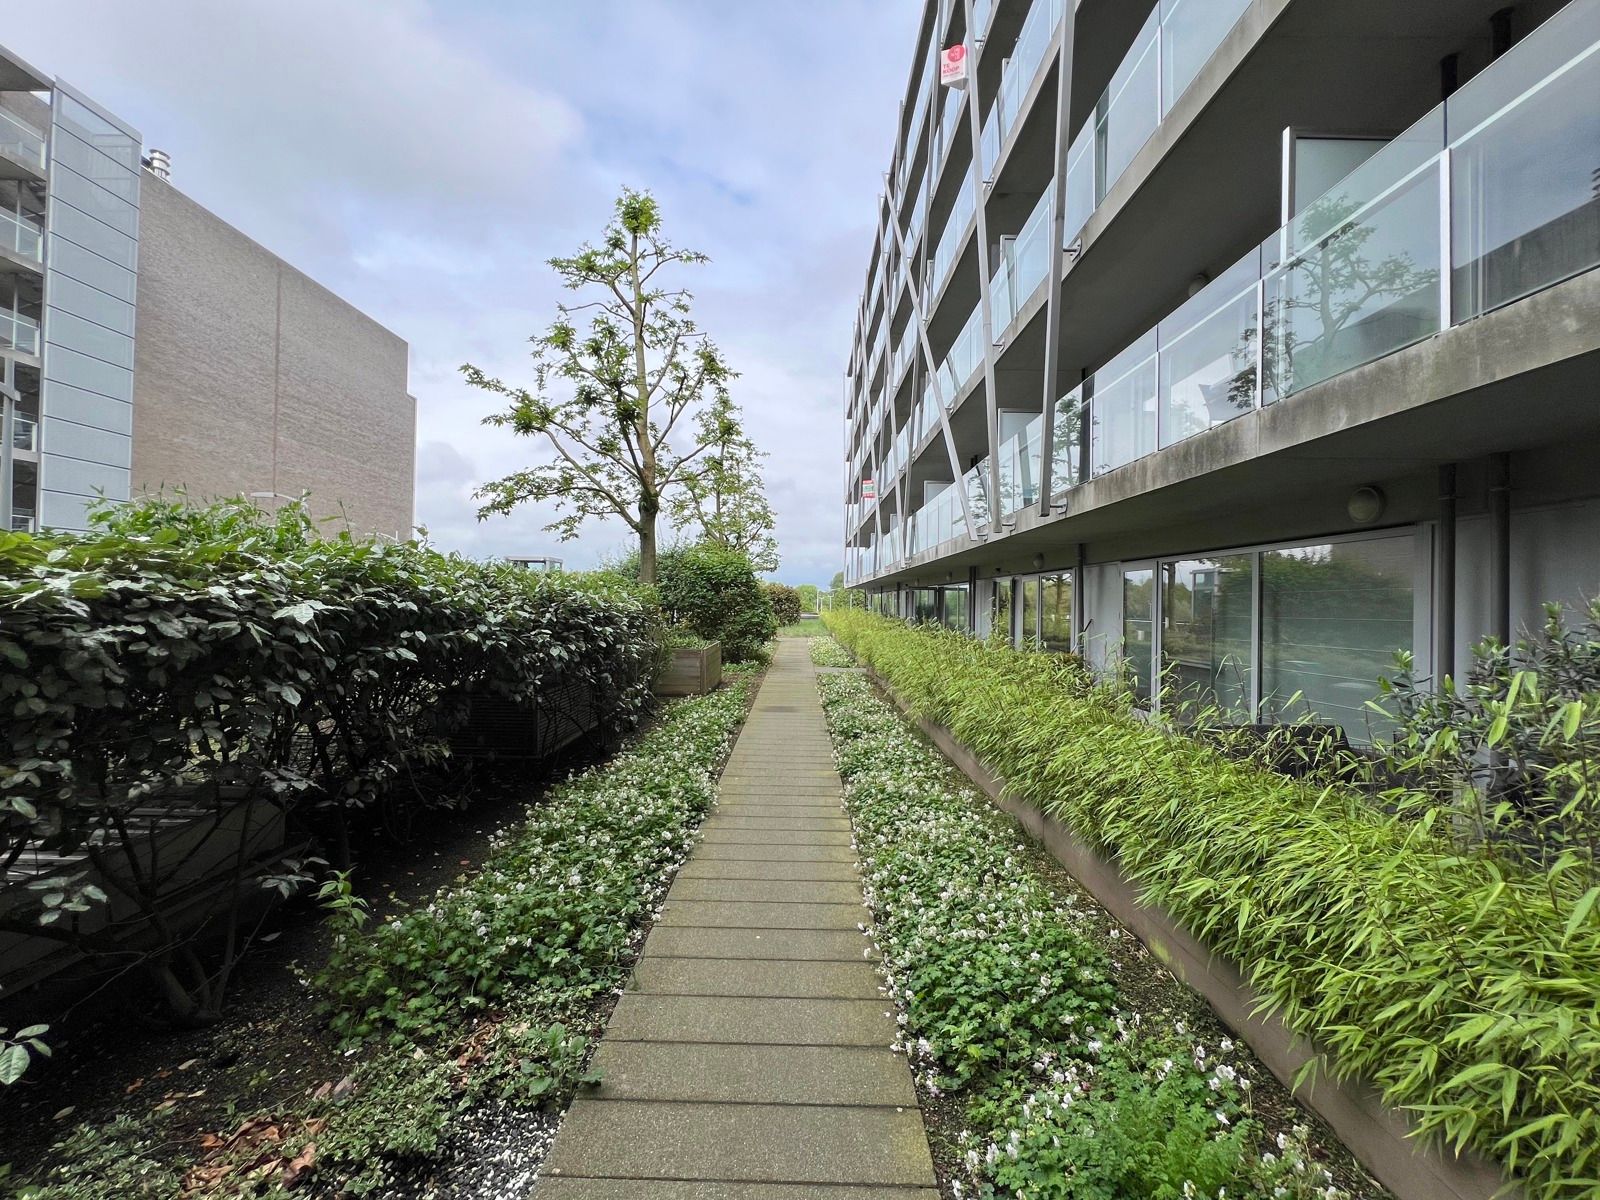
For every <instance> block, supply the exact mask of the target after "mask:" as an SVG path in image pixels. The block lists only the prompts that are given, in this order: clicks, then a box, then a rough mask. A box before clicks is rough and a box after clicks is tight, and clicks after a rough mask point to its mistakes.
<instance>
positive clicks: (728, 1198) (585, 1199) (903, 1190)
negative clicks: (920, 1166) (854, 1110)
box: [534, 1176, 939, 1200]
mask: <svg viewBox="0 0 1600 1200" xmlns="http://www.w3.org/2000/svg"><path fill="white" fill-rule="evenodd" d="M534 1196H535V1197H536V1200H939V1193H938V1192H937V1191H935V1190H934V1189H933V1188H913V1187H871V1186H868V1187H855V1186H851V1185H849V1184H826V1183H726V1182H723V1181H720V1180H694V1181H692V1182H686V1181H681V1180H667V1179H579V1178H576V1177H573V1176H561V1177H558V1178H555V1179H551V1178H549V1177H546V1178H544V1179H542V1180H540V1181H539V1184H538V1186H537V1187H535V1189H534Z"/></svg>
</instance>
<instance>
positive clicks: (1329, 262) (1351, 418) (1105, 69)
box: [845, 0, 1600, 740]
mask: <svg viewBox="0 0 1600 1200" xmlns="http://www.w3.org/2000/svg"><path fill="white" fill-rule="evenodd" d="M958 45H959V46H963V47H964V48H965V54H964V56H962V55H952V54H946V55H944V58H945V59H946V60H947V61H948V60H951V59H956V58H962V59H963V60H964V61H962V62H961V63H960V64H959V69H964V71H965V74H966V79H965V82H964V85H962V86H945V85H942V84H941V51H945V50H947V49H948V48H950V47H953V46H958ZM915 46H916V53H915V56H914V63H913V69H912V72H911V78H910V81H909V84H908V90H907V93H906V97H905V101H904V103H903V105H902V107H901V115H900V121H899V126H898V130H897V138H896V142H895V150H894V154H893V156H892V159H891V163H890V170H889V172H888V176H887V180H888V190H887V191H886V193H885V194H884V195H883V196H882V197H881V198H880V203H879V211H878V214H877V221H878V232H877V236H876V240H875V244H874V246H873V250H872V254H871V259H870V262H869V267H868V274H867V288H866V292H865V293H864V295H863V297H862V301H861V305H860V309H859V311H858V316H857V322H856V326H855V329H854V332H853V340H852V345H851V347H850V355H849V367H848V372H847V379H846V446H845V456H846V495H845V516H846V536H845V541H846V567H845V570H846V577H847V582H848V583H849V584H850V585H851V586H853V587H856V588H859V589H862V590H864V591H865V592H866V593H867V594H868V596H869V601H870V603H871V604H872V605H873V606H875V607H877V608H878V609H880V610H881V611H886V612H893V613H898V614H900V615H902V616H905V617H908V618H913V619H924V620H938V621H942V622H944V623H946V624H950V625H953V626H956V627H959V628H965V629H968V630H971V631H972V632H974V633H976V634H979V635H985V636H987V635H990V634H992V633H999V634H1001V635H1002V636H1009V637H1011V638H1013V639H1015V640H1018V641H1019V642H1020V641H1027V640H1036V641H1037V642H1038V643H1039V644H1041V645H1042V646H1043V647H1045V648H1047V649H1054V650H1071V651H1076V652H1079V653H1081V654H1083V655H1084V657H1085V658H1086V659H1087V660H1089V661H1090V662H1091V663H1093V664H1094V665H1096V666H1097V667H1099V668H1102V669H1119V670H1124V671H1126V672H1128V673H1129V675H1130V676H1131V678H1132V680H1133V683H1134V686H1135V687H1136V688H1137V689H1138V691H1139V692H1140V693H1141V695H1142V696H1144V697H1146V698H1147V699H1148V701H1149V702H1150V703H1151V704H1152V705H1155V706H1160V705H1161V704H1162V703H1164V702H1165V703H1171V702H1172V701H1173V698H1174V697H1177V698H1181V699H1184V700H1190V699H1192V700H1195V701H1197V702H1201V703H1204V704H1208V705H1216V706H1220V707H1221V708H1223V709H1225V710H1227V711H1228V712H1229V713H1231V714H1232V715H1233V716H1234V717H1235V718H1236V719H1239V720H1257V719H1259V720H1275V719H1282V718H1285V717H1288V716H1292V715H1301V714H1305V713H1315V714H1316V715H1317V716H1319V717H1320V718H1322V719H1325V720H1329V721H1334V722H1337V723H1339V724H1341V725H1343V726H1344V727H1345V729H1346V731H1347V732H1348V733H1349V734H1350V735H1351V736H1352V737H1353V738H1355V739H1356V740H1361V739H1362V738H1364V737H1367V736H1370V735H1371V733H1372V732H1373V731H1374V727H1375V725H1381V723H1382V722H1381V717H1377V716H1375V715H1374V714H1373V713H1372V711H1371V709H1370V708H1369V706H1368V701H1369V699H1370V698H1371V697H1373V696H1374V695H1375V694H1376V691H1377V682H1376V681H1377V679H1378V677H1379V676H1380V675H1381V674H1384V673H1387V672H1390V671H1392V668H1393V663H1394V655H1395V653H1396V651H1406V652H1409V653H1410V654H1411V655H1412V656H1413V660H1414V663H1415V669H1416V670H1417V671H1418V672H1420V673H1422V674H1424V675H1431V674H1434V673H1436V669H1438V670H1453V671H1455V672H1457V673H1459V672H1460V671H1461V670H1462V669H1463V667H1464V665H1465V663H1466V662H1467V659H1468V655H1469V654H1470V647H1471V645H1472V644H1473V643H1474V642H1476V641H1477V640H1479V639H1480V638H1482V637H1484V636H1486V635H1490V634H1493V635H1496V636H1499V637H1501V638H1502V639H1505V638H1509V637H1511V636H1514V635H1515V633H1516V632H1517V631H1518V630H1519V629H1521V628H1524V627H1527V626H1529V625H1537V624H1538V623H1540V621H1541V620H1542V619H1543V612H1544V608H1543V606H1544V605H1545V604H1547V603H1552V602H1555V603H1562V604H1566V605H1569V606H1573V605H1578V604H1581V603H1582V602H1583V601H1584V600H1585V598H1587V597H1592V596H1594V595H1596V594H1600V471H1597V470H1596V469H1595V467H1594V465H1593V459H1594V457H1595V454H1596V452H1597V451H1600V404H1597V403H1596V399H1595V395H1596V381H1597V379H1600V272H1597V271H1596V270H1595V268H1596V267H1597V266H1600V174H1597V172H1600V0H1570V2H1568V3H1560V2H1558V0H1525V2H1524V3H1520V4H1516V5H1514V6H1512V7H1509V8H1508V7H1506V6H1505V3H1504V0H1426V2H1425V3H1416V4H1403V5H1388V4H1370V3H1366V2H1365V0H1338V2H1336V3H1327V2H1326V0H1153V2H1152V0H1144V2H1143V3H1132V4H1130V3H1125V2H1124V0H1078V2H1077V3H1076V4H1073V3H1070V2H1069V0H1032V2H1031V3H1030V2H1029V0H976V2H974V0H929V3H928V4H927V6H926V7H925V9H924V11H923V13H922V19H921V27H920V29H919V31H918V33H917V40H916V43H915ZM1162 680H1165V681H1166V684H1167V693H1166V699H1165V701H1164V700H1163V698H1162V694H1161V693H1162V690H1163V689H1162V686H1161V681H1162Z"/></svg>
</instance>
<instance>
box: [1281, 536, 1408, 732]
mask: <svg viewBox="0 0 1600 1200" xmlns="http://www.w3.org/2000/svg"><path fill="white" fill-rule="evenodd" d="M1415 559H1416V548H1415V539H1414V538H1413V537H1412V536H1411V535H1409V534H1406V535H1402V536H1398V537H1385V538H1374V539H1371V540H1367V541H1356V542H1334V543H1330V544H1326V545H1318V546H1300V547H1296V548H1294V549H1291V550H1273V551H1269V552H1268V553H1266V554H1263V555H1262V556H1261V660H1262V661H1261V666H1262V677H1261V710H1262V711H1261V715H1262V719H1263V720H1283V719H1293V718H1298V717H1304V716H1308V715H1309V716H1315V717H1316V718H1318V719H1320V720H1323V721H1330V722H1333V723H1336V724H1338V725H1341V726H1343V727H1344V730H1345V733H1346V735H1347V736H1349V737H1350V738H1351V740H1353V741H1365V740H1367V738H1368V736H1369V731H1370V730H1371V729H1372V728H1373V721H1372V716H1373V714H1372V713H1371V712H1370V711H1369V710H1368V709H1367V707H1366V705H1367V701H1369V700H1371V699H1373V698H1374V697H1375V696H1377V694H1378V679H1379V677H1380V676H1382V675H1385V674H1388V673H1390V672H1391V671H1392V670H1393V669H1394V665H1393V664H1394V654H1395V651H1397V650H1410V649H1411V648H1412V636H1411V631H1412V622H1413V617H1414V597H1413V587H1414V584H1413V580H1414V578H1415V574H1416V570H1415Z"/></svg>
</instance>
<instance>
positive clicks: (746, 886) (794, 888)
mask: <svg viewBox="0 0 1600 1200" xmlns="http://www.w3.org/2000/svg"><path fill="white" fill-rule="evenodd" d="M667 899H668V900H754V901H763V902H766V903H769V904H770V903H772V902H774V901H778V902H787V903H804V904H855V905H860V904H861V888H860V887H859V886H858V885H857V884H856V883H854V882H853V881H852V882H845V883H827V882H818V881H816V880H810V879H803V880H802V879H696V878H694V877H692V876H689V877H685V876H683V875H679V876H678V880H677V882H676V883H674V884H673V885H672V890H671V891H669V892H668V893H667Z"/></svg>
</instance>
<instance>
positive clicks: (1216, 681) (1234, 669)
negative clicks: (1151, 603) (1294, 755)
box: [1161, 554, 1255, 720]
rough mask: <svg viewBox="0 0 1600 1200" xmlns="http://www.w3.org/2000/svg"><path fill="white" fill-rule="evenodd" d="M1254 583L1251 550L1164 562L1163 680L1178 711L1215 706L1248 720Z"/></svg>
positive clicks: (1252, 649)
mask: <svg viewBox="0 0 1600 1200" xmlns="http://www.w3.org/2000/svg"><path fill="white" fill-rule="evenodd" d="M1254 583H1255V555H1253V554H1229V555H1223V556H1221V557H1217V558H1192V559H1184V560H1182V561H1180V562H1169V563H1163V564H1162V566H1161V676H1162V686H1163V687H1164V688H1170V689H1171V692H1170V695H1171V697H1172V701H1173V703H1174V705H1175V706H1176V707H1178V708H1179V709H1180V711H1181V710H1184V709H1188V710H1199V709H1207V708H1220V709H1222V710H1223V711H1224V712H1225V713H1227V714H1228V715H1229V716H1230V717H1233V718H1235V719H1239V720H1249V718H1250V704H1251V683H1252V681H1251V675H1252V672H1253V670H1254V666H1255V651H1254V646H1253V634H1252V629H1251V609H1252V607H1253V605H1254ZM1167 695H1168V693H1165V692H1164V693H1163V696H1162V701H1161V703H1162V707H1163V709H1165V708H1166V706H1167V704H1168V700H1167Z"/></svg>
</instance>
